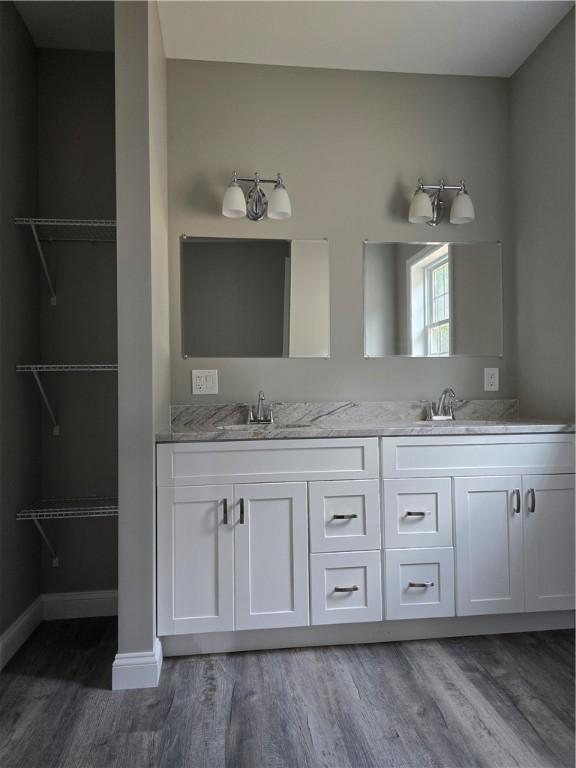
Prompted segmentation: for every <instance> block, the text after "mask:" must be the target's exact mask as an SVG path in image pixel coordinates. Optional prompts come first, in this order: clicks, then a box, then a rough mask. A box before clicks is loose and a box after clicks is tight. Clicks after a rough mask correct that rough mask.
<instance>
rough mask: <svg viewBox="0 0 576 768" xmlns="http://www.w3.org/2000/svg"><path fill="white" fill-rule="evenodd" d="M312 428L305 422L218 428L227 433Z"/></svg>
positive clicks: (227, 425) (234, 425)
mask: <svg viewBox="0 0 576 768" xmlns="http://www.w3.org/2000/svg"><path fill="white" fill-rule="evenodd" d="M312 426H313V425H312V424H307V423H305V422H300V423H298V424H276V423H274V422H273V423H272V424H266V423H261V424H258V423H255V424H254V423H253V424H222V425H220V426H219V427H218V429H222V430H226V431H227V432H228V431H234V432H246V431H254V430H259V429H310V427H312Z"/></svg>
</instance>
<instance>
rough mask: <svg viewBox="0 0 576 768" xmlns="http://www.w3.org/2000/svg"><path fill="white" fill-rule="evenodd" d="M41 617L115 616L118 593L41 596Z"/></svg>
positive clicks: (110, 591)
mask: <svg viewBox="0 0 576 768" xmlns="http://www.w3.org/2000/svg"><path fill="white" fill-rule="evenodd" d="M42 605H43V617H44V620H45V621H51V620H53V619H86V618H89V617H92V616H116V615H117V614H118V592H117V591H116V590H115V589H108V590H99V591H97V592H48V593H44V594H43V595H42Z"/></svg>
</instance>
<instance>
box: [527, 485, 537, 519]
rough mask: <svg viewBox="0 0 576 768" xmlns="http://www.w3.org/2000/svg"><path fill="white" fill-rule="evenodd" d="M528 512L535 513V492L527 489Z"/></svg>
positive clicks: (532, 489)
mask: <svg viewBox="0 0 576 768" xmlns="http://www.w3.org/2000/svg"><path fill="white" fill-rule="evenodd" d="M528 512H532V513H533V512H536V492H535V491H534V488H529V489H528Z"/></svg>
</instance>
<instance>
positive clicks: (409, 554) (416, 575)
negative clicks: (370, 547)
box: [385, 547, 455, 619]
mask: <svg viewBox="0 0 576 768" xmlns="http://www.w3.org/2000/svg"><path fill="white" fill-rule="evenodd" d="M385 563H386V565H385V568H386V576H385V585H386V586H385V591H386V618H387V619H429V618H434V617H438V616H454V613H455V611H454V550H453V549H452V548H451V547H446V548H444V549H409V550H407V549H387V550H386V554H385Z"/></svg>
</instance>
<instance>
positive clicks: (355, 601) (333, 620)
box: [310, 552, 382, 624]
mask: <svg viewBox="0 0 576 768" xmlns="http://www.w3.org/2000/svg"><path fill="white" fill-rule="evenodd" d="M310 605H311V615H312V624H346V623H356V622H361V621H381V620H382V574H381V569H380V552H331V553H327V554H316V555H310Z"/></svg>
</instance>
